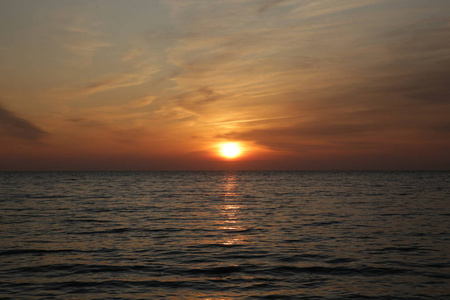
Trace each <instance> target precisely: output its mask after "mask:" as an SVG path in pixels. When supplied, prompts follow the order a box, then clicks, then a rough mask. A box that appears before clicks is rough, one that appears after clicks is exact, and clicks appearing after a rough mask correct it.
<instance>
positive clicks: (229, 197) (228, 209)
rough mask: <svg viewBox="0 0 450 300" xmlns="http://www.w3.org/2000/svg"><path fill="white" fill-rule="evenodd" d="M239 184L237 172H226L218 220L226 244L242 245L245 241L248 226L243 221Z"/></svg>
mask: <svg viewBox="0 0 450 300" xmlns="http://www.w3.org/2000/svg"><path fill="white" fill-rule="evenodd" d="M237 188H238V184H237V178H236V174H234V173H229V174H226V178H225V183H224V186H223V204H222V205H220V208H219V209H220V216H221V218H220V219H219V220H218V224H219V230H220V236H221V241H220V244H222V245H225V246H233V245H240V244H243V243H245V240H244V235H243V234H242V233H243V232H245V231H246V230H248V229H247V227H246V226H245V224H244V222H243V216H242V208H243V206H242V205H241V204H240V200H241V198H240V195H239V193H238V191H237Z"/></svg>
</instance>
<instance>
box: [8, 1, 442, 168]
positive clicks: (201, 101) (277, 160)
mask: <svg viewBox="0 0 450 300" xmlns="http://www.w3.org/2000/svg"><path fill="white" fill-rule="evenodd" d="M0 66H1V68H0V69H1V72H0V155H1V158H0V170H209V169H212V170H216V169H228V168H230V169H265V170H266V169H300V170H302V169H308V170H310V169H450V155H449V153H450V117H449V116H450V84H449V78H450V1H448V0H396V1H392V0H363V1H361V0H346V1H336V0H214V1H213V0H204V1H198V0H195V1H194V0H161V1H156V0H154V1H149V0H128V1H117V0H103V1H100V0H99V1H95V0H91V1H83V0H77V1H68V0H40V1H34V0H0ZM225 141H234V142H239V143H241V144H242V146H243V148H244V154H243V155H242V156H241V157H240V158H238V159H236V160H235V161H226V160H224V159H221V158H220V157H218V156H217V153H216V152H217V145H218V143H221V142H225Z"/></svg>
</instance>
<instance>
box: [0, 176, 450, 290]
mask: <svg viewBox="0 0 450 300" xmlns="http://www.w3.org/2000/svg"><path fill="white" fill-rule="evenodd" d="M0 179H1V184H0V197H1V198H0V199H1V202H0V207H1V219H0V225H1V247H0V297H2V299H33V298H45V299H105V298H107V299H303V298H304V299H352V298H353V299H450V250H449V249H450V202H449V201H450V173H448V172H234V173H233V172H231V173H230V172H228V173H227V172H160V173H159V172H149V173H146V172H141V173H133V172H128V173H121V172H117V173H115V172H109V173H102V172H99V173H83V172H75V173H50V172H49V173H0Z"/></svg>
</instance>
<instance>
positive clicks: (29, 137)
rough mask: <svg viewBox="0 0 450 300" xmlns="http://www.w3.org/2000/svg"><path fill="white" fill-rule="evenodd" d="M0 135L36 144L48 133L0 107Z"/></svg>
mask: <svg viewBox="0 0 450 300" xmlns="http://www.w3.org/2000/svg"><path fill="white" fill-rule="evenodd" d="M0 134H1V135H3V136H8V137H13V138H18V139H22V140H26V141H31V142H38V141H39V140H41V139H42V138H44V137H45V136H46V135H47V134H48V133H47V132H45V131H44V130H42V129H40V128H39V127H38V126H36V125H35V124H33V123H31V122H30V121H28V120H26V119H24V118H21V117H19V116H17V115H16V114H15V113H14V112H12V111H10V110H8V109H6V108H4V107H3V106H1V105H0Z"/></svg>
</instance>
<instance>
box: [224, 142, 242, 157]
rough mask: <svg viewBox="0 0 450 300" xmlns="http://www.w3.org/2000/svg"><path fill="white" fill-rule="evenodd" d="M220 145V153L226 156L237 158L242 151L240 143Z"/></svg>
mask: <svg viewBox="0 0 450 300" xmlns="http://www.w3.org/2000/svg"><path fill="white" fill-rule="evenodd" d="M219 147H220V155H221V156H223V157H225V158H230V159H231V158H236V157H238V156H240V155H241V153H242V149H241V146H240V145H239V143H223V144H221V145H220V146H219Z"/></svg>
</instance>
